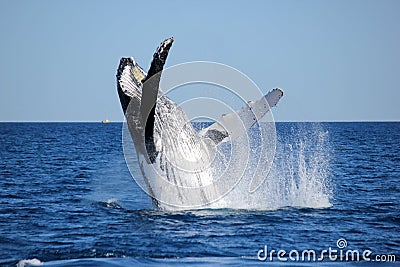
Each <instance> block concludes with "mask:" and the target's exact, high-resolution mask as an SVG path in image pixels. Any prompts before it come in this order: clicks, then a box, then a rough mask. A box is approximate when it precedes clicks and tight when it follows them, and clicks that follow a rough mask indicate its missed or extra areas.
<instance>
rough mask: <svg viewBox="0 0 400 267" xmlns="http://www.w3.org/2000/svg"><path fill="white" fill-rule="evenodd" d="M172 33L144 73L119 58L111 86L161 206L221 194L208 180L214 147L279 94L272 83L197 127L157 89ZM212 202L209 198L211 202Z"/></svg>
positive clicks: (198, 203)
mask: <svg viewBox="0 0 400 267" xmlns="http://www.w3.org/2000/svg"><path fill="white" fill-rule="evenodd" d="M172 42H173V39H172V38H169V39H166V40H165V41H164V42H162V43H161V44H160V46H159V47H158V48H157V51H156V52H155V53H154V55H153V61H152V64H151V67H150V70H149V72H148V73H146V72H145V71H144V70H143V69H142V68H141V67H140V66H139V65H138V64H137V63H136V62H135V60H134V59H133V58H122V59H121V61H120V65H119V68H118V72H117V91H118V94H119V97H120V102H121V106H122V109H123V111H124V114H125V118H126V121H127V124H128V128H129V132H130V135H131V137H132V140H133V143H134V146H135V149H136V153H137V157H138V162H139V166H140V170H141V172H142V175H143V178H144V182H145V186H146V190H147V192H148V193H149V194H150V196H151V197H152V199H153V203H154V204H155V205H156V206H157V207H159V208H161V209H182V208H183V209H187V208H197V207H204V205H208V206H209V205H210V203H212V202H215V201H216V200H218V199H219V198H220V197H221V193H220V192H219V188H218V187H215V186H213V183H214V182H215V181H214V180H213V169H212V168H210V166H211V165H212V161H213V157H214V153H215V148H216V147H217V146H218V145H220V144H222V143H224V142H229V141H231V140H233V139H235V138H237V137H238V135H240V133H241V132H242V131H238V130H237V129H238V127H237V123H238V122H239V121H240V122H241V123H242V124H243V127H244V128H245V129H248V128H250V127H251V126H252V125H253V124H254V123H255V122H256V118H259V117H260V116H263V115H264V114H265V113H266V112H268V110H269V108H270V107H272V106H274V105H276V103H277V102H278V101H279V99H280V98H281V97H282V95H283V92H282V90H281V89H278V88H277V89H273V90H272V91H271V92H269V93H268V94H267V95H266V96H264V97H263V99H260V100H259V101H256V102H251V103H249V104H248V105H246V106H245V107H244V108H242V109H241V110H240V111H238V112H235V113H233V114H228V115H224V116H223V117H222V118H221V120H220V121H219V122H217V123H214V124H212V125H210V126H209V127H207V128H205V129H203V130H201V131H200V132H197V131H196V130H195V129H194V128H193V126H192V124H191V123H190V121H189V119H188V117H187V116H186V114H185V112H184V111H183V109H182V108H181V107H180V106H178V105H177V104H176V103H175V102H173V101H172V100H171V99H169V98H168V97H167V96H166V95H164V94H163V93H162V92H159V88H158V86H159V82H160V76H161V72H162V69H163V66H164V64H165V60H166V57H167V55H168V52H169V49H170V47H171V45H172ZM211 205H212V204H211Z"/></svg>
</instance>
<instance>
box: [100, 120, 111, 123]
mask: <svg viewBox="0 0 400 267" xmlns="http://www.w3.org/2000/svg"><path fill="white" fill-rule="evenodd" d="M101 122H102V123H109V122H110V121H109V120H102V121H101Z"/></svg>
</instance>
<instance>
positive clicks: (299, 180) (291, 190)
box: [224, 124, 332, 210]
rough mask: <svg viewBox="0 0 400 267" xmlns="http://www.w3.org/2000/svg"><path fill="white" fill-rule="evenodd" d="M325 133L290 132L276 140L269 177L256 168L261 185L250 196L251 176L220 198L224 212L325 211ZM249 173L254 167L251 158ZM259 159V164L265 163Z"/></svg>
mask: <svg viewBox="0 0 400 267" xmlns="http://www.w3.org/2000/svg"><path fill="white" fill-rule="evenodd" d="M327 139H328V132H325V131H324V130H323V129H322V127H321V126H320V125H317V124H315V125H313V127H311V129H310V128H305V127H300V128H299V129H297V130H294V129H292V131H291V133H290V134H289V136H288V137H280V138H279V137H278V143H277V148H276V154H275V159H274V163H273V166H272V169H271V171H270V172H269V173H266V172H265V171H266V170H263V168H262V166H260V165H259V167H258V169H257V170H256V172H257V173H256V175H259V176H260V177H261V178H264V177H265V176H266V178H265V180H264V182H263V184H262V185H261V186H260V187H259V188H258V189H257V190H256V191H255V192H250V190H249V184H250V182H251V176H252V173H251V172H247V173H246V174H245V175H244V176H243V178H242V180H241V181H240V183H239V184H238V185H237V186H236V187H235V188H234V189H233V190H232V191H231V192H230V193H229V194H228V195H227V196H226V197H225V198H224V199H225V204H226V206H225V207H226V208H236V209H260V210H275V209H279V208H283V207H304V208H327V207H330V206H332V204H331V203H330V200H331V198H332V188H331V183H330V176H329V175H330V154H331V153H330V148H329V143H328V140H327ZM252 156H253V157H254V158H253V159H252V160H251V161H252V163H250V169H252V166H251V165H253V166H256V162H255V159H256V158H257V157H255V155H254V154H253V155H252ZM266 160H268V159H267V158H266V155H260V161H261V162H263V161H266Z"/></svg>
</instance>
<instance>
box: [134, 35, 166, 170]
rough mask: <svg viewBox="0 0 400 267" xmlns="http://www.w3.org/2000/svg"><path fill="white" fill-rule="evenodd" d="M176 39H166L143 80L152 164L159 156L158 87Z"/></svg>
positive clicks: (144, 119)
mask: <svg viewBox="0 0 400 267" xmlns="http://www.w3.org/2000/svg"><path fill="white" fill-rule="evenodd" d="M173 41H174V38H172V37H171V38H168V39H165V40H164V41H163V42H162V43H161V44H160V45H159V46H158V47H157V50H156V52H155V53H154V55H153V61H152V62H151V66H150V69H149V72H148V74H147V77H146V78H145V79H143V81H142V83H143V89H142V99H141V103H140V114H141V121H142V124H143V125H145V132H144V141H145V145H146V150H147V154H148V156H149V159H150V162H151V163H154V161H155V158H156V156H157V151H156V147H155V144H154V137H153V134H154V120H155V118H154V115H155V108H156V103H157V95H158V87H159V84H160V79H161V72H162V70H163V68H164V64H165V61H166V59H167V56H168V52H169V49H170V48H171V46H172V42H173Z"/></svg>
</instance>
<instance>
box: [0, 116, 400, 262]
mask: <svg viewBox="0 0 400 267" xmlns="http://www.w3.org/2000/svg"><path fill="white" fill-rule="evenodd" d="M276 128H277V138H278V143H277V154H276V157H275V161H278V162H279V161H280V160H282V159H283V158H285V159H286V160H287V155H288V154H290V153H292V154H293V155H294V156H293V158H292V160H291V162H292V165H291V166H287V168H286V167H285V164H280V166H281V168H282V169H281V170H282V172H283V173H286V172H285V171H286V170H285V169H288V170H289V169H290V170H292V172H291V173H292V175H294V176H296V175H299V172H300V171H299V170H302V169H304V168H308V169H307V170H308V171H307V172H304V173H306V176H307V174H308V175H311V174H312V175H314V176H318V175H322V176H324V177H323V179H319V177H313V178H314V180H313V181H315V183H323V184H322V185H319V186H322V187H323V188H325V190H326V192H325V193H326V194H328V200H329V204H330V205H321V206H318V205H315V206H312V205H311V206H307V205H303V204H304V203H305V202H304V201H303V202H302V200H304V199H303V198H307V199H313V197H314V196H313V195H307V194H312V192H311V193H310V192H308V191H304V196H298V195H297V196H292V197H291V201H289V202H287V203H289V204H287V203H286V202H285V203H283V204H282V205H281V206H278V208H276V209H266V210H262V209H233V208H232V209H216V210H213V209H203V210H192V211H179V212H165V211H160V210H157V209H155V208H154V207H153V206H152V202H151V200H150V198H149V196H147V195H146V194H145V193H144V192H143V191H142V190H141V189H140V188H139V187H138V186H137V185H136V183H135V181H134V180H133V179H132V177H131V174H130V172H129V170H128V167H127V166H126V163H125V159H124V154H123V149H122V144H121V129H122V123H109V124H101V123H0V140H1V143H0V265H1V266H2V265H5V266H15V265H16V264H18V263H19V266H24V265H25V266H28V265H29V263H34V264H35V263H36V264H42V263H43V264H44V265H45V266H136V265H162V266H164V265H175V266H179V265H189V264H192V265H197V266H198V265H201V266H212V265H215V266H218V265H235V266H242V265H273V264H276V265H283V264H287V263H291V264H292V265H312V264H315V262H316V261H319V260H318V257H319V255H321V253H322V252H323V251H324V250H325V251H329V250H336V251H337V252H336V254H339V252H342V253H343V255H345V254H346V252H348V251H349V250H351V251H355V250H357V251H358V252H359V253H360V261H359V262H357V261H356V260H350V259H347V260H346V258H343V257H340V256H338V257H337V258H336V259H331V258H330V257H329V256H328V252H325V254H323V256H322V257H321V259H322V260H320V261H319V263H322V264H326V265H335V266H341V265H342V264H343V263H344V262H347V263H351V264H353V265H363V264H366V263H371V262H372V263H373V265H382V261H386V262H388V261H392V260H393V259H394V257H395V259H396V260H397V262H399V261H400V184H399V182H400V123H397V122H393V123H392V122H380V123H375V122H347V123H339V122H338V123H277V124H276ZM316 132H317V133H323V135H324V140H323V142H322V143H321V140H318V138H314V137H315V136H317V135H316V134H315V133H316ZM314 150H318V153H317V154H315V153H314ZM299 155H302V157H299ZM312 155H313V156H312ZM299 159H302V160H303V161H302V163H301V164H300V163H299V164H300V165H301V166H300V165H299V166H298V167H296V164H294V165H293V163H296V162H298V160H299ZM285 162H286V161H283V163H285ZM293 167H295V168H293ZM313 168H314V169H315V170H314V169H313ZM275 173H276V171H275ZM288 173H290V172H288ZM138 175H140V171H139V169H138ZM303 178H305V179H308V178H309V177H303ZM280 179H282V177H281V178H280ZM278 194H279V192H278ZM296 197H297V198H298V201H299V202H298V205H297V204H296ZM277 199H279V198H277ZM261 201H262V202H264V203H265V205H266V206H268V201H269V200H268V198H266V199H262V200H261ZM274 201H276V199H275V200H274ZM315 201H316V202H319V201H320V200H319V199H318V198H315ZM302 203H303V204H302ZM307 203H308V202H307ZM310 203H313V202H310ZM317 204H318V203H317ZM262 205H263V204H262V203H261V204H260V205H259V206H262ZM238 206H240V205H238ZM272 250H274V251H272ZM279 250H284V251H285V253H283V252H280V254H279V253H278V251H279ZM293 250H296V251H298V252H299V257H300V256H301V255H302V253H303V252H304V250H307V251H308V250H313V251H315V252H316V254H317V259H315V260H313V258H312V257H311V258H310V259H308V260H307V259H305V260H302V259H301V257H300V258H299V259H298V260H296V253H295V252H293V253H292V254H290V251H293ZM365 251H367V252H365ZM368 251H370V252H371V253H369V252H368ZM331 252H332V251H331ZM270 253H272V257H269V255H270ZM307 253H308V252H307ZM332 253H333V252H332ZM352 253H353V252H352ZM362 253H366V254H368V255H367V257H366V259H367V260H370V261H369V262H368V261H367V260H364V259H363V258H362V257H363V256H362ZM333 254H334V253H333ZM280 256H282V257H280ZM259 258H261V260H260V259H259ZM32 259H37V260H36V261H32ZM23 260H30V261H23ZM285 260H286V261H285ZM379 260H381V262H378V261H379ZM390 264H393V263H390ZM385 265H388V263H386V264H385Z"/></svg>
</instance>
